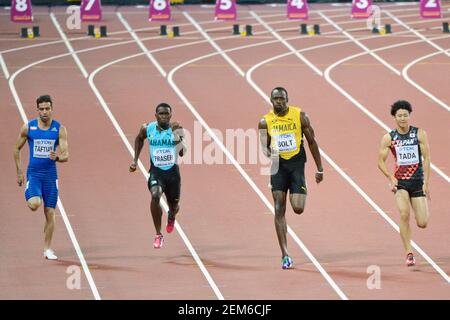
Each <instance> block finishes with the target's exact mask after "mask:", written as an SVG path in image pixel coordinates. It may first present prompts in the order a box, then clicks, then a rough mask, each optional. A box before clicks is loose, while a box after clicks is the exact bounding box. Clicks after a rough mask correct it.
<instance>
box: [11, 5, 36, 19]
mask: <svg viewBox="0 0 450 320" xmlns="http://www.w3.org/2000/svg"><path fill="white" fill-rule="evenodd" d="M11 21H13V22H32V21H33V14H32V13H31V0H12V2H11Z"/></svg>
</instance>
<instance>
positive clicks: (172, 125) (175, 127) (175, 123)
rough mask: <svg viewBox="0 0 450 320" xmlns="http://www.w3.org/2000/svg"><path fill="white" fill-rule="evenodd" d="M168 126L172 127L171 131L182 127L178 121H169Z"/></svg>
mask: <svg viewBox="0 0 450 320" xmlns="http://www.w3.org/2000/svg"><path fill="white" fill-rule="evenodd" d="M170 127H171V128H172V131H176V130H178V129H182V128H183V127H182V126H181V124H180V123H179V122H176V121H174V122H171V123H170Z"/></svg>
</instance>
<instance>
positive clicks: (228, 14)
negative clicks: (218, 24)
mask: <svg viewBox="0 0 450 320" xmlns="http://www.w3.org/2000/svg"><path fill="white" fill-rule="evenodd" d="M236 17H237V14H236V0H216V10H215V18H216V20H236Z"/></svg>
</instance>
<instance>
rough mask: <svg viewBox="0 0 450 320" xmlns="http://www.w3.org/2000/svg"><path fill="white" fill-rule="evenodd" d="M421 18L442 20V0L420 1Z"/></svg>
mask: <svg viewBox="0 0 450 320" xmlns="http://www.w3.org/2000/svg"><path fill="white" fill-rule="evenodd" d="M420 16H421V17H422V18H442V12H441V2H440V0H420Z"/></svg>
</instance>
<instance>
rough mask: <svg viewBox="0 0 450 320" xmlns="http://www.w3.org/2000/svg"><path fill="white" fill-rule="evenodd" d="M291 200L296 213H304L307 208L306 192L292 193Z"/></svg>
mask: <svg viewBox="0 0 450 320" xmlns="http://www.w3.org/2000/svg"><path fill="white" fill-rule="evenodd" d="M289 200H290V202H291V206H292V209H293V210H294V212H295V213H296V214H302V213H303V211H304V210H305V204H306V194H303V193H290V194H289Z"/></svg>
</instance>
